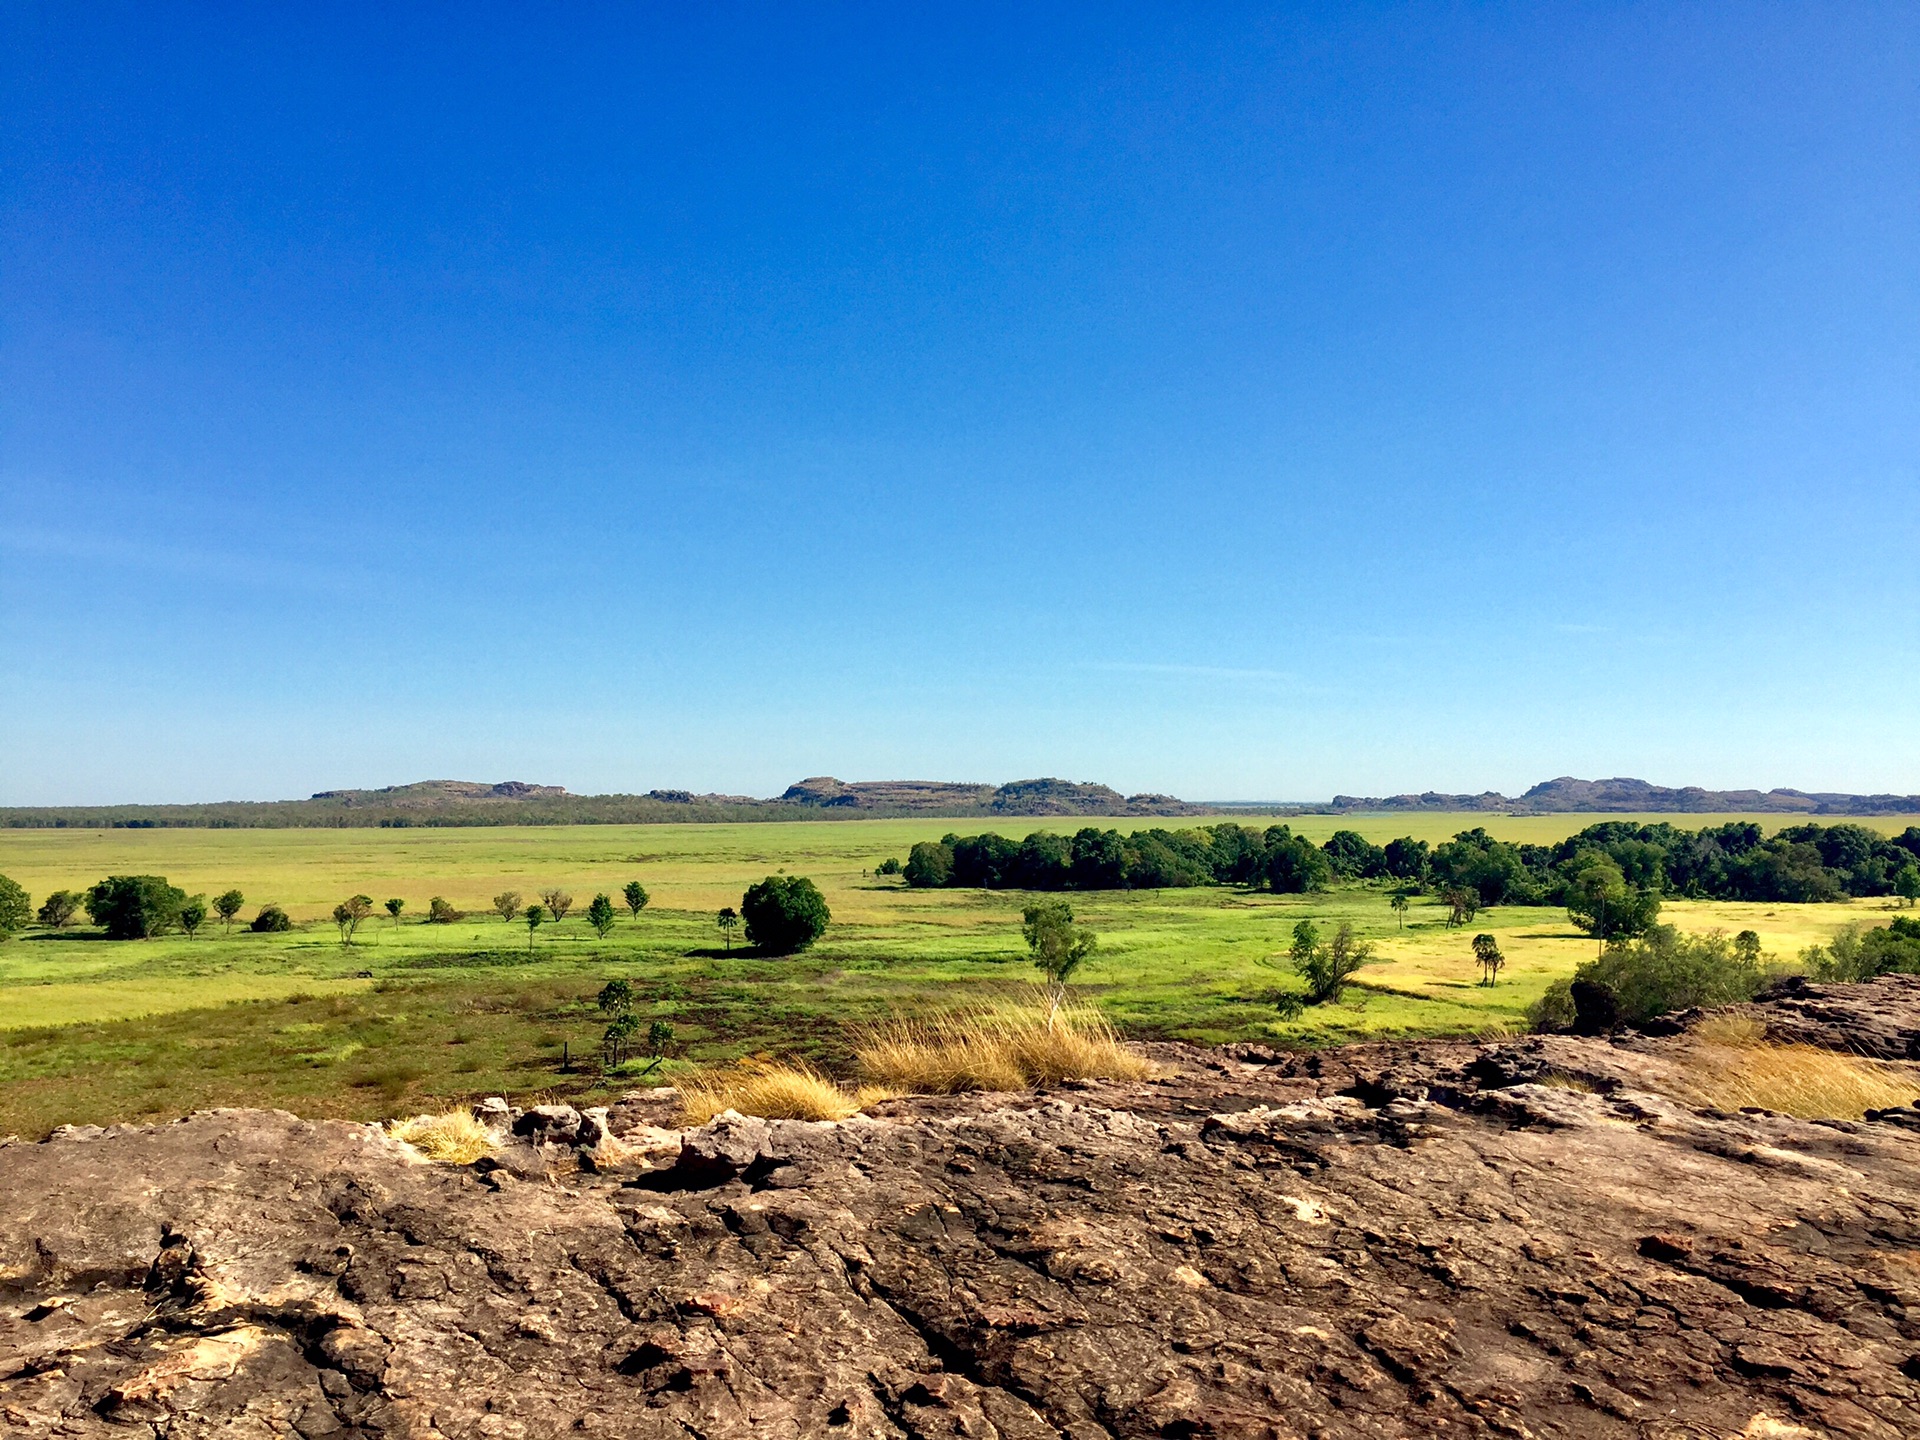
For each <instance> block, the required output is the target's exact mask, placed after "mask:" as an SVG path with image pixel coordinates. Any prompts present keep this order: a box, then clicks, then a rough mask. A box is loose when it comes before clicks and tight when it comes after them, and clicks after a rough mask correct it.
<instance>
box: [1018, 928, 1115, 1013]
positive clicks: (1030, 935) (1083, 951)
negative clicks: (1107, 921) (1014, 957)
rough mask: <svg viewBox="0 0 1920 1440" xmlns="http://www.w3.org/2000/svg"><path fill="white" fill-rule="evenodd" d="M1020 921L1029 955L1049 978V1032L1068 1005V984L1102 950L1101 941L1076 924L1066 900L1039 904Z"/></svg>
mask: <svg viewBox="0 0 1920 1440" xmlns="http://www.w3.org/2000/svg"><path fill="white" fill-rule="evenodd" d="M1020 919H1021V922H1022V923H1021V926H1020V933H1021V934H1022V935H1024V936H1026V939H1027V951H1028V953H1029V954H1031V955H1032V956H1033V963H1034V965H1035V966H1036V967H1038V969H1039V970H1040V972H1041V973H1042V974H1043V975H1045V976H1046V977H1047V1028H1048V1029H1052V1028H1053V1022H1054V1020H1055V1018H1056V1017H1057V1016H1058V1015H1059V1014H1060V1007H1061V1005H1063V1004H1065V1003H1066V998H1067V981H1068V980H1070V979H1072V978H1073V972H1074V971H1076V970H1078V969H1079V968H1080V967H1081V966H1082V965H1083V964H1085V963H1086V959H1087V957H1088V956H1089V955H1091V954H1093V952H1094V951H1095V950H1097V949H1099V948H1100V937H1099V936H1097V935H1095V934H1094V933H1093V931H1091V930H1089V929H1088V928H1087V927H1086V926H1084V925H1076V924H1074V923H1073V907H1072V906H1071V905H1069V904H1067V902H1066V901H1064V900H1039V901H1036V902H1035V903H1034V904H1032V905H1029V906H1027V908H1026V909H1025V910H1024V911H1022V912H1021V915H1020Z"/></svg>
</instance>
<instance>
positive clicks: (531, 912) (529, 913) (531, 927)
mask: <svg viewBox="0 0 1920 1440" xmlns="http://www.w3.org/2000/svg"><path fill="white" fill-rule="evenodd" d="M520 918H521V919H523V920H525V921H526V922H527V953H528V954H529V955H531V954H532V953H533V932H534V931H536V930H538V929H539V928H540V922H541V921H543V920H545V919H546V918H547V911H546V907H545V906H544V905H540V904H533V905H529V906H527V908H526V909H525V910H524V911H522V912H521V916H520Z"/></svg>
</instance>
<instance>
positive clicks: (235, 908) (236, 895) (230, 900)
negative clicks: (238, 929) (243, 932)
mask: <svg viewBox="0 0 1920 1440" xmlns="http://www.w3.org/2000/svg"><path fill="white" fill-rule="evenodd" d="M246 903H247V897H246V896H244V895H242V894H241V893H240V892H239V891H238V890H228V891H226V892H225V893H224V894H220V895H216V896H214V897H213V913H214V914H216V915H218V916H219V917H220V923H221V924H222V925H223V926H225V927H226V928H227V929H228V930H232V929H233V917H234V916H236V915H238V914H239V913H240V907H241V906H242V905H244V904H246Z"/></svg>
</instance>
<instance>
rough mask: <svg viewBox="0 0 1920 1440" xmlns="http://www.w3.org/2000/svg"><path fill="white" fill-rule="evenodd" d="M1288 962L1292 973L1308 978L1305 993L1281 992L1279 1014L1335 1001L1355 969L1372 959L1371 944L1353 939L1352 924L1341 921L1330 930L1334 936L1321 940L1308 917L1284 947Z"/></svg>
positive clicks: (1295, 1012)
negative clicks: (1288, 993)
mask: <svg viewBox="0 0 1920 1440" xmlns="http://www.w3.org/2000/svg"><path fill="white" fill-rule="evenodd" d="M1287 962H1288V964H1290V965H1291V966H1292V967H1293V971H1294V973H1295V974H1296V975H1298V976H1299V977H1300V978H1301V979H1302V980H1304V981H1306V982H1307V993H1306V994H1305V995H1304V996H1300V995H1291V994H1290V995H1283V996H1281V997H1280V998H1279V999H1278V1000H1277V1001H1276V1002H1275V1003H1276V1004H1277V1005H1278V1006H1279V1008H1280V1013H1281V1014H1282V1015H1294V1014H1298V1013H1299V1011H1300V1009H1301V1008H1302V1007H1303V1006H1306V1005H1326V1004H1330V1003H1333V1002H1337V1001H1338V1000H1339V999H1340V997H1341V996H1342V995H1343V994H1345V993H1346V988H1347V985H1348V984H1349V982H1351V981H1352V979H1353V975H1354V972H1355V971H1357V970H1358V969H1359V968H1360V967H1361V966H1362V965H1371V964H1373V963H1374V954H1373V946H1372V945H1371V944H1369V943H1368V942H1367V941H1365V940H1356V939H1355V938H1354V935H1353V926H1351V925H1348V924H1346V923H1344V922H1343V923H1342V924H1341V926H1340V928H1339V929H1338V930H1336V931H1334V932H1333V939H1331V940H1329V941H1327V942H1326V943H1325V944H1322V943H1321V942H1320V927H1319V926H1317V925H1315V924H1314V923H1313V922H1312V921H1311V920H1302V921H1301V922H1300V923H1299V924H1297V925H1295V926H1294V927H1293V944H1292V945H1290V946H1289V947H1288V948H1287Z"/></svg>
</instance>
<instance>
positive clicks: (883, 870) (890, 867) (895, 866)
mask: <svg viewBox="0 0 1920 1440" xmlns="http://www.w3.org/2000/svg"><path fill="white" fill-rule="evenodd" d="M873 873H874V874H876V875H898V874H899V873H900V862H899V860H898V859H896V858H895V857H893V856H891V855H889V856H888V857H887V858H886V859H884V860H882V861H881V862H880V863H879V864H878V865H876V866H874V867H873Z"/></svg>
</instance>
